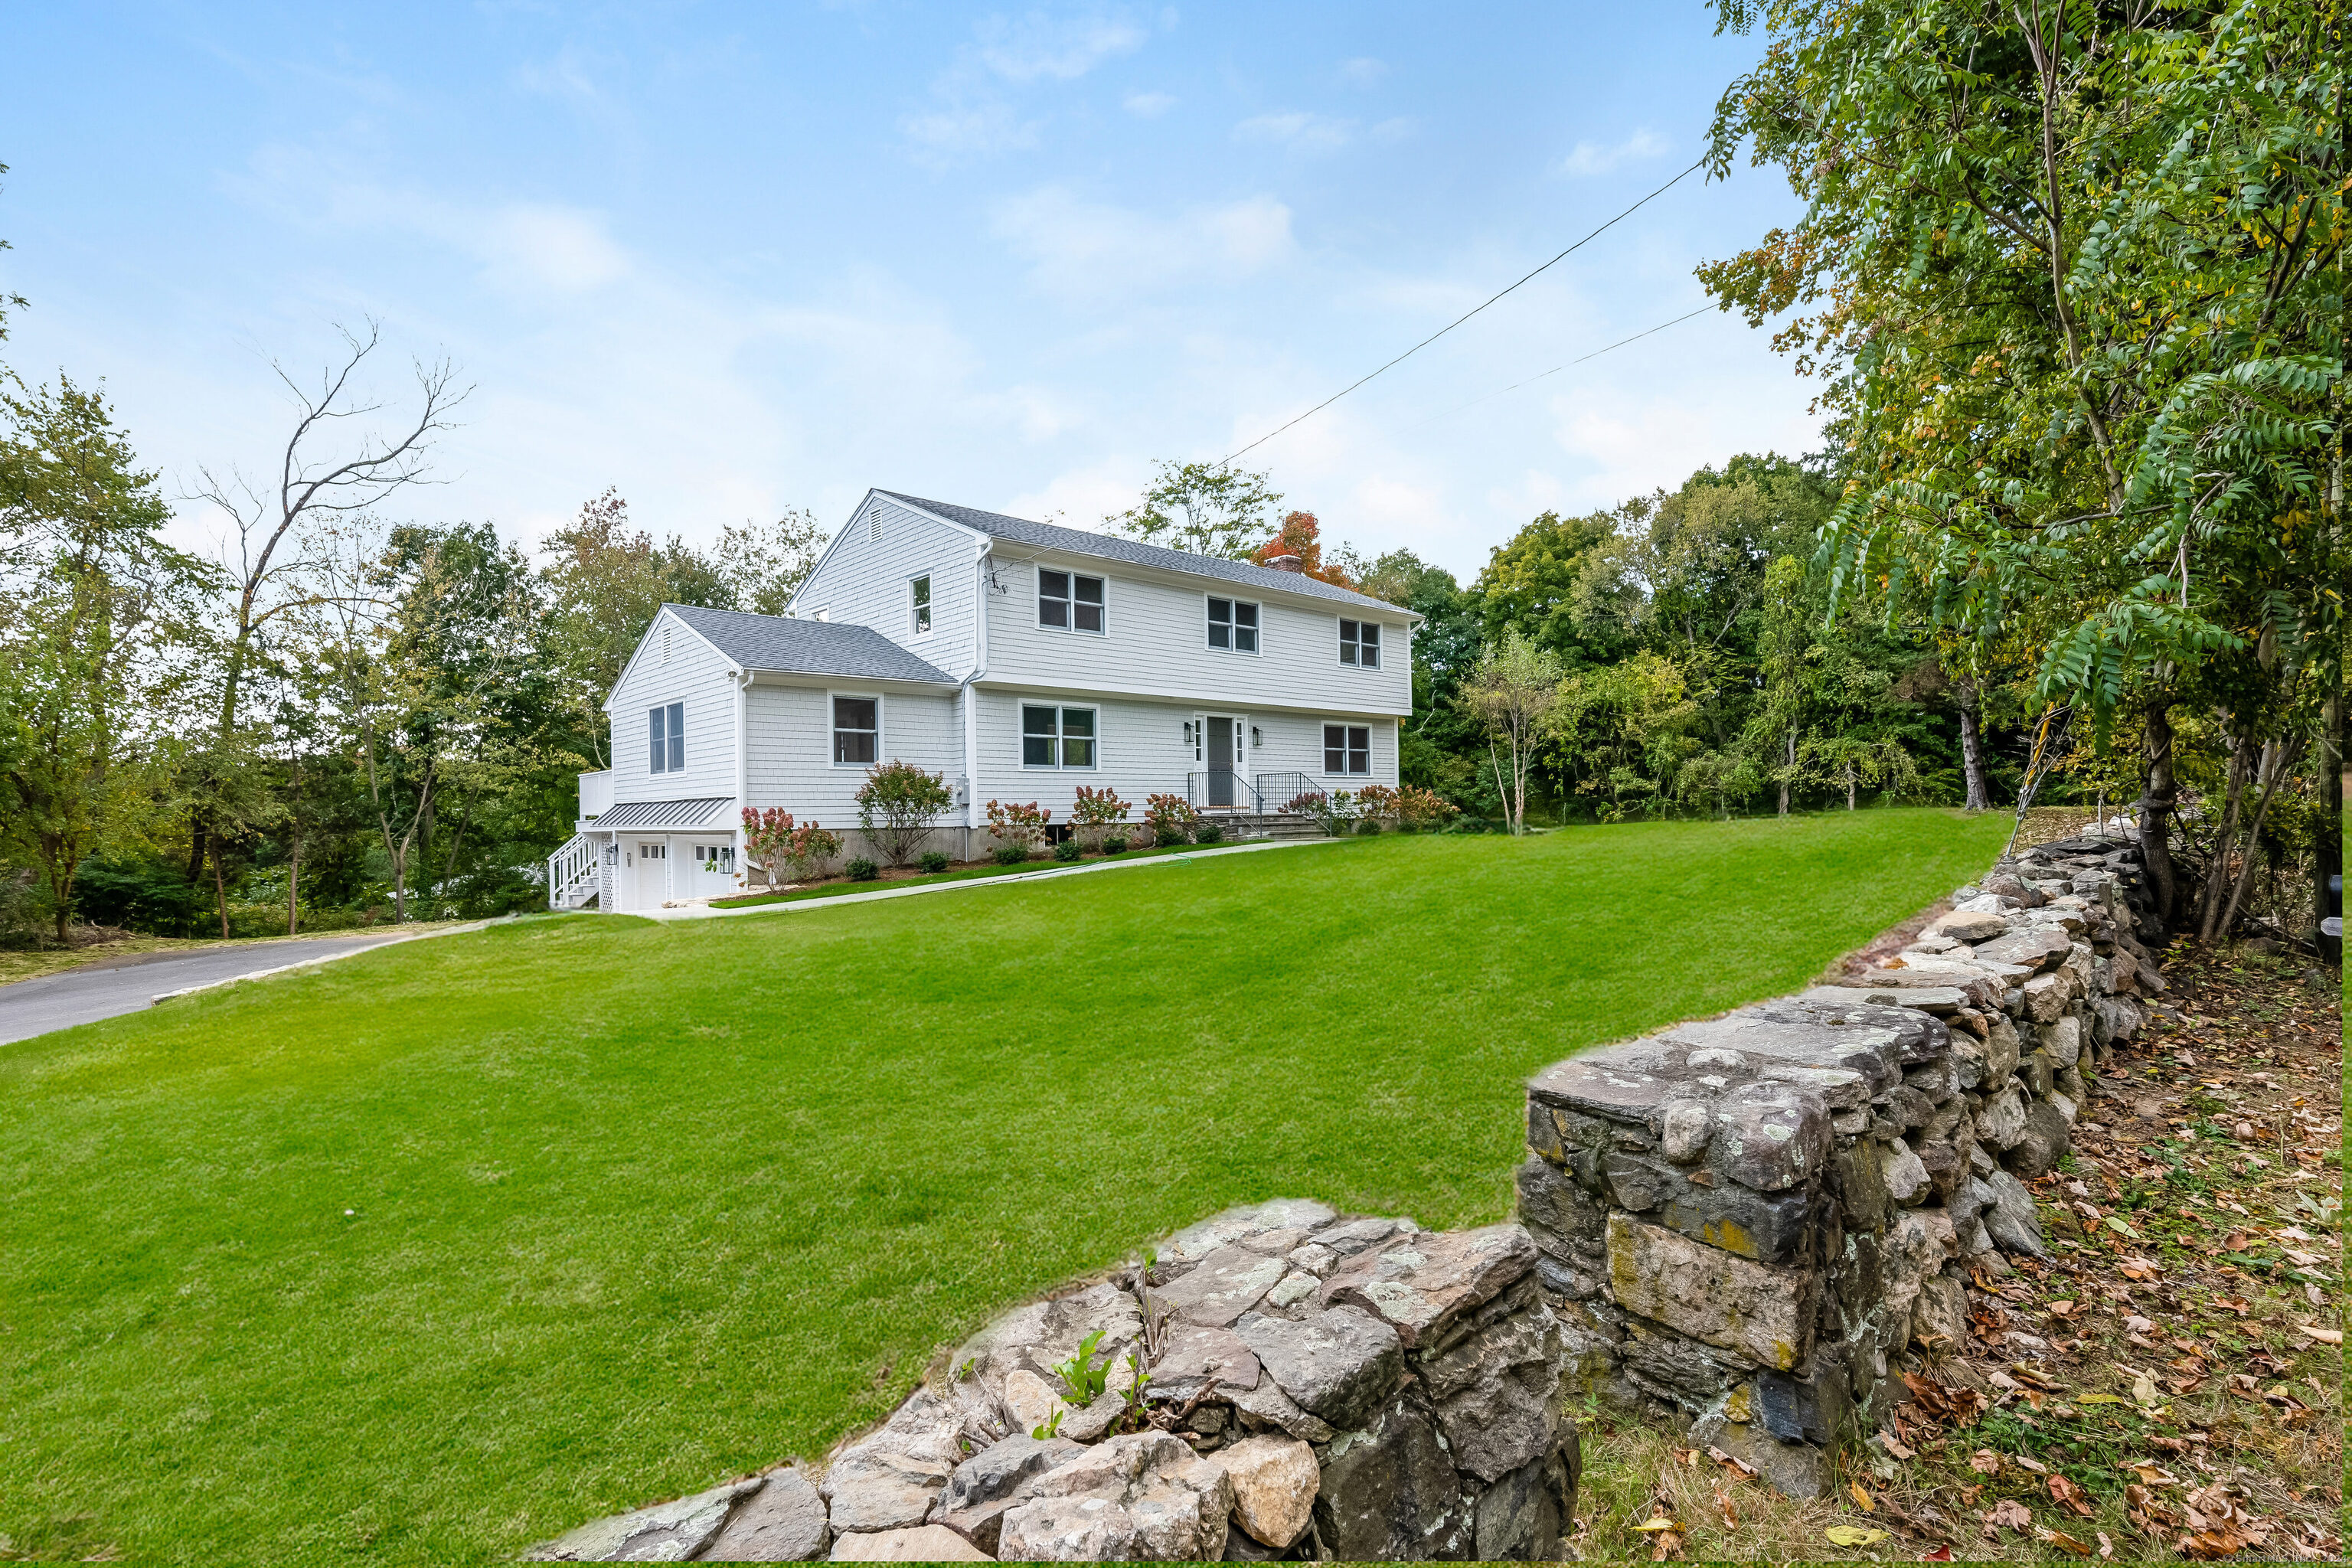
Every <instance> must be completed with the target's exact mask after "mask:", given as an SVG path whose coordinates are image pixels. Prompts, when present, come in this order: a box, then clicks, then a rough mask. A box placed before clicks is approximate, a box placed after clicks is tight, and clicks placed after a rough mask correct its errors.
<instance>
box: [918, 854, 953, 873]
mask: <svg viewBox="0 0 2352 1568" xmlns="http://www.w3.org/2000/svg"><path fill="white" fill-rule="evenodd" d="M916 863H917V864H918V865H919V866H921V867H922V868H923V869H924V870H926V871H928V872H931V873H933V874H935V875H936V874H937V873H939V872H941V871H944V870H946V869H947V868H948V865H949V861H948V858H947V853H946V851H944V850H940V849H926V850H924V851H923V853H922V854H921V856H920V857H919V858H918V859H917V861H916Z"/></svg>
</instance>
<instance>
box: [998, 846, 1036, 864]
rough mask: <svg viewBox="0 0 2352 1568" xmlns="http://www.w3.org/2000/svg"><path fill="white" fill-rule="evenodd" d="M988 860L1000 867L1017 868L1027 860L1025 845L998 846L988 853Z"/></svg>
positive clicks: (1027, 851) (1027, 854)
mask: <svg viewBox="0 0 2352 1568" xmlns="http://www.w3.org/2000/svg"><path fill="white" fill-rule="evenodd" d="M989 858H991V859H992V860H994V861H995V862H996V863H997V864H998V865H1000V866H1018V865H1020V864H1021V863H1022V862H1023V861H1024V860H1026V859H1028V858H1029V846H1027V845H1026V844H1000V845H998V846H997V847H995V848H993V849H992V850H990V851H989Z"/></svg>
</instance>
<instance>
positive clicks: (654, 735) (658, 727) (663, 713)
mask: <svg viewBox="0 0 2352 1568" xmlns="http://www.w3.org/2000/svg"><path fill="white" fill-rule="evenodd" d="M646 729H647V731H649V734H648V737H647V738H648V739H649V740H650V741H651V742H652V747H651V751H650V755H649V760H648V767H647V771H649V772H652V773H677V772H678V771H679V770H681V769H683V768H684V767H685V766H686V704H685V703H683V702H671V703H667V704H665V705H664V706H662V707H659V708H656V709H654V710H651V711H650V712H649V713H648V714H647V715H646Z"/></svg>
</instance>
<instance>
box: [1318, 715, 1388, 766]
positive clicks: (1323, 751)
mask: <svg viewBox="0 0 2352 1568" xmlns="http://www.w3.org/2000/svg"><path fill="white" fill-rule="evenodd" d="M1318 722H1319V724H1320V726H1321V728H1319V729H1318V730H1317V731H1316V732H1315V739H1316V747H1315V751H1316V754H1317V755H1318V756H1319V757H1320V758H1321V759H1322V761H1323V766H1322V768H1321V769H1320V770H1319V771H1320V773H1322V776H1323V777H1325V778H1327V779H1369V778H1377V777H1378V776H1379V775H1380V766H1379V763H1378V760H1377V759H1376V758H1375V757H1374V756H1373V754H1372V753H1373V746H1372V729H1373V726H1371V725H1370V724H1351V723H1349V721H1346V720H1344V719H1342V720H1338V721H1333V720H1329V719H1325V720H1321V721H1318ZM1325 730H1337V731H1339V762H1340V764H1341V765H1340V769H1339V772H1338V773H1333V772H1332V771H1331V766H1330V763H1331V747H1330V745H1329V743H1328V737H1327V736H1326V735H1325V734H1324V733H1323V731H1325ZM1350 730H1361V731H1364V771H1363V772H1362V773H1350V772H1349V771H1348V768H1347V766H1346V763H1347V761H1348V752H1349V751H1350V750H1351V749H1352V748H1351V747H1349V744H1348V731H1350Z"/></svg>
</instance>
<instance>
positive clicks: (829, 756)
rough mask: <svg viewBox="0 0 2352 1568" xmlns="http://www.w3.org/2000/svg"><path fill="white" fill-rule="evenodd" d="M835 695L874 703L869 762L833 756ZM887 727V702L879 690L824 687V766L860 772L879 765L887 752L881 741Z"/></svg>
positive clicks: (888, 718)
mask: <svg viewBox="0 0 2352 1568" xmlns="http://www.w3.org/2000/svg"><path fill="white" fill-rule="evenodd" d="M836 697H847V698H851V699H853V700H856V701H860V702H865V701H869V700H870V701H871V702H872V703H873V704H874V761H872V762H870V763H845V762H841V761H839V760H837V759H836V757H835V754H834V753H835V746H834V743H833V737H834V722H833V700H834V699H835V698H836ZM889 728H890V715H889V712H888V704H887V702H886V701H885V700H884V697H883V694H882V693H881V692H879V691H858V690H856V689H851V688H847V687H843V688H834V687H827V688H826V689H825V693H824V765H825V766H826V767H828V768H831V769H833V770H834V771H835V772H836V773H864V772H865V771H866V769H868V768H871V767H877V766H879V765H880V764H881V762H882V760H883V758H884V757H885V756H887V754H888V752H887V748H886V747H885V746H884V745H883V743H882V737H883V736H885V735H886V734H887V733H889Z"/></svg>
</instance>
